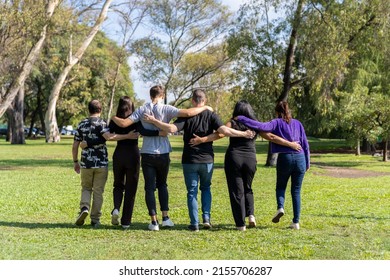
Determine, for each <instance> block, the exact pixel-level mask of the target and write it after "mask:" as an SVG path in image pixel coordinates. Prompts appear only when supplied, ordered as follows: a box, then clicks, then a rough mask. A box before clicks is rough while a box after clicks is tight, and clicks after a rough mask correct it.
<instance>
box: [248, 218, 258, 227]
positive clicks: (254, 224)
mask: <svg viewBox="0 0 390 280" xmlns="http://www.w3.org/2000/svg"><path fill="white" fill-rule="evenodd" d="M248 220H249V227H251V228H253V227H256V219H255V216H253V215H249V219H248Z"/></svg>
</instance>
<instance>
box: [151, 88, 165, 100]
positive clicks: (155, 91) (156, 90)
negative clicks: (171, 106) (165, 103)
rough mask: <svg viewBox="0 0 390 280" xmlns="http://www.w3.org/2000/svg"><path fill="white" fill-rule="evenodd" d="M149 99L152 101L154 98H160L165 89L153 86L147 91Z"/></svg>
mask: <svg viewBox="0 0 390 280" xmlns="http://www.w3.org/2000/svg"><path fill="white" fill-rule="evenodd" d="M149 94H150V98H152V99H154V98H156V97H159V96H162V95H164V94H165V89H164V87H163V86H153V87H151V88H150V91H149Z"/></svg>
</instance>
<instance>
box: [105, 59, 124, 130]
mask: <svg viewBox="0 0 390 280" xmlns="http://www.w3.org/2000/svg"><path fill="white" fill-rule="evenodd" d="M121 65H122V64H121V63H120V62H118V64H117V66H116V70H115V76H114V82H113V85H112V87H111V95H110V105H109V106H108V112H107V125H108V124H109V123H110V119H111V114H112V107H113V106H114V97H115V91H116V84H117V81H118V76H119V71H120V69H121Z"/></svg>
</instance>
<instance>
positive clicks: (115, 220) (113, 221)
mask: <svg viewBox="0 0 390 280" xmlns="http://www.w3.org/2000/svg"><path fill="white" fill-rule="evenodd" d="M111 224H113V225H114V226H118V225H119V211H118V209H114V210H113V211H112V213H111Z"/></svg>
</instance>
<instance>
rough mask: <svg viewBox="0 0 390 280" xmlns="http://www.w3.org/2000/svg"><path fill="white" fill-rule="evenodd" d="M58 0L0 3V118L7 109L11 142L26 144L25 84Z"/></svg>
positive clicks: (44, 38)
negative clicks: (24, 117)
mask: <svg viewBox="0 0 390 280" xmlns="http://www.w3.org/2000/svg"><path fill="white" fill-rule="evenodd" d="M59 3H60V1H59V0H50V1H33V2H32V1H2V2H1V3H0V12H1V15H2V17H1V24H0V58H1V60H0V61H1V62H0V76H2V78H1V80H0V82H1V88H2V94H1V96H0V118H1V117H2V116H3V115H4V113H5V112H6V111H7V110H8V112H9V119H10V124H11V125H10V126H9V127H11V129H12V130H13V131H12V137H11V138H12V143H17V144H23V143H24V133H23V132H24V131H23V128H24V124H23V104H24V84H25V81H26V79H27V77H28V76H29V74H30V73H31V70H32V67H33V65H34V63H35V61H36V60H37V58H38V56H39V54H40V51H41V49H42V46H43V44H44V42H45V40H46V36H47V33H48V27H49V23H50V19H51V18H52V16H53V14H54V11H55V10H56V8H57V7H58V5H59Z"/></svg>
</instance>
